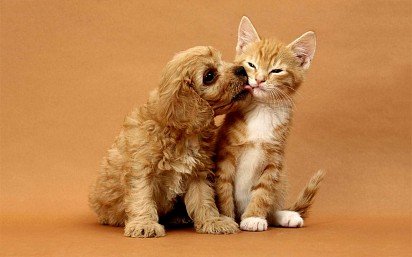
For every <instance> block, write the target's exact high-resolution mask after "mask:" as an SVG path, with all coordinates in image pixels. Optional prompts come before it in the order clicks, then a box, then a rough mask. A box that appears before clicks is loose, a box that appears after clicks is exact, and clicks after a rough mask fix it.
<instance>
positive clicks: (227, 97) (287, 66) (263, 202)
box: [89, 17, 323, 237]
mask: <svg viewBox="0 0 412 257" xmlns="http://www.w3.org/2000/svg"><path fill="white" fill-rule="evenodd" d="M314 40H315V38H314V34H313V32H312V33H310V34H308V33H306V34H305V35H303V36H302V37H301V38H299V39H297V40H296V41H294V42H293V43H292V44H290V45H287V46H286V45H283V44H281V43H279V42H277V41H274V40H260V38H259V36H258V35H257V33H256V31H255V29H254V28H253V26H252V24H251V23H250V21H249V20H248V19H247V18H246V17H244V18H243V19H242V21H241V24H240V27H239V40H238V46H237V57H236V60H235V63H234V64H233V63H226V62H224V61H222V59H221V55H220V53H219V52H218V51H216V50H215V49H213V48H212V47H204V46H198V47H194V48H191V49H189V50H186V51H183V52H180V53H178V54H176V55H175V56H174V57H173V59H172V60H171V61H170V62H169V63H167V65H166V67H165V69H164V71H163V74H162V77H161V81H160V84H159V86H158V88H156V89H155V90H154V91H153V92H152V93H151V94H150V96H149V99H148V101H147V103H146V104H145V105H143V106H141V107H139V108H136V109H134V110H132V112H130V113H129V114H128V115H127V116H126V118H125V120H124V123H123V127H122V129H121V131H120V133H119V135H118V137H117V138H116V140H115V142H114V144H113V145H112V147H111V148H110V149H109V150H108V152H107V155H106V157H105V158H104V159H103V162H102V166H101V169H100V172H99V176H98V178H97V180H96V182H95V183H94V184H93V187H92V190H91V193H90V196H89V201H90V205H91V207H92V209H93V210H94V211H95V212H96V214H97V216H98V219H99V222H100V223H101V224H108V225H114V226H123V225H124V226H125V228H124V234H125V235H126V236H130V237H159V236H164V235H165V230H164V226H163V225H161V224H160V223H159V217H165V216H166V215H167V214H170V213H174V214H176V217H171V219H172V220H171V222H172V223H173V222H175V221H176V222H178V221H179V220H181V218H182V216H184V215H185V214H187V215H188V216H189V217H190V219H191V220H192V222H193V224H194V227H195V229H196V231H197V232H199V233H210V234H230V233H235V232H237V231H238V230H239V226H238V224H237V223H236V221H240V227H241V229H243V230H251V231H261V230H266V229H267V226H268V222H269V224H272V225H280V226H289V227H298V226H302V225H303V220H302V218H301V214H302V215H304V214H306V211H307V209H308V208H309V206H310V205H311V203H312V199H313V196H314V194H315V193H316V190H317V187H318V184H319V182H320V180H321V179H322V176H323V174H322V173H318V174H317V175H316V176H315V177H314V178H313V179H312V180H311V182H310V183H309V184H308V186H307V188H306V189H305V190H304V191H303V193H302V195H301V197H300V198H299V200H298V201H297V203H296V204H295V205H294V207H293V208H291V209H290V210H285V209H284V207H283V201H284V195H285V187H286V182H285V181H286V180H285V179H284V178H285V175H284V172H283V170H282V161H283V144H284V139H285V136H286V135H287V131H288V128H289V121H290V116H291V104H292V95H293V92H294V91H295V90H296V89H297V87H298V86H299V85H300V83H301V81H302V79H303V73H304V72H305V71H306V70H307V68H308V67H309V64H310V62H311V60H312V58H313V54H314V50H315V49H314V46H315V43H314ZM250 64H252V65H250ZM267 69H269V70H267ZM274 70H276V72H273V71H274ZM279 70H282V71H281V72H278V71H279ZM257 76H261V77H264V78H265V82H260V84H259V85H257V86H253V87H252V86H251V85H253V83H256V77H257ZM221 114H228V115H227V116H226V118H225V121H224V124H223V126H222V127H221V128H220V129H219V128H217V127H216V125H215V123H214V117H215V116H216V115H221ZM214 156H216V157H217V158H213V157H214ZM212 158H213V160H214V161H216V160H217V163H215V162H214V161H213V160H212ZM215 167H217V170H215ZM212 177H215V179H214V180H213V179H211V178H212ZM212 181H214V182H212ZM215 195H216V199H217V203H218V205H216V203H215ZM177 199H181V200H182V201H183V203H184V206H185V209H186V212H184V211H182V212H180V213H179V212H176V211H173V210H176V209H175V207H176V206H175V205H176V201H177ZM173 219H174V220H173ZM169 221H170V219H169Z"/></svg>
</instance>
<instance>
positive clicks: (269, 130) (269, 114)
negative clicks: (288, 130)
mask: <svg viewBox="0 0 412 257" xmlns="http://www.w3.org/2000/svg"><path fill="white" fill-rule="evenodd" d="M288 119H289V113H288V112H287V111H286V110H282V109H274V108H271V107H269V106H267V105H264V104H260V105H256V106H255V107H254V108H253V109H252V110H250V111H249V112H247V113H246V115H245V120H246V124H247V136H248V138H247V139H248V141H252V142H262V141H263V142H271V141H273V140H274V139H275V138H276V135H275V128H276V127H277V126H281V125H283V124H286V123H287V121H288Z"/></svg>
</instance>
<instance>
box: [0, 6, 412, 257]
mask: <svg viewBox="0 0 412 257" xmlns="http://www.w3.org/2000/svg"><path fill="white" fill-rule="evenodd" d="M411 5H412V4H411V2H410V1H354V0H349V1H273V0H271V1H179V2H176V3H173V4H172V3H168V2H166V1H164V2H161V1H42V0H39V1H23V0H17V1H12V0H4V1H1V91H0V93H1V143H0V145H1V163H0V164H1V180H0V182H1V184H0V186H1V187H0V204H1V205H0V206H1V216H0V217H1V218H0V224H1V227H0V229H1V230H0V249H1V250H0V255H1V256H101V257H103V256H411V252H412V247H411V245H412V219H411V210H412V206H411V205H412V199H411V198H412V196H411V168H412V163H411V159H412V158H411V157H412V156H411V99H412V98H411V96H412V95H411V72H412V70H411V60H412V56H411V39H412V31H411V24H412V22H411V15H412V7H411ZM242 15H248V16H249V17H250V18H251V20H252V21H253V22H254V24H255V26H256V28H257V29H258V31H259V32H260V34H261V35H263V36H272V35H273V36H277V37H278V38H280V39H281V40H284V41H286V42H288V41H292V40H293V39H294V38H296V37H297V36H299V35H300V34H302V33H303V32H305V31H307V30H315V31H316V33H317V35H318V48H317V52H316V55H315V60H314V63H313V66H312V67H311V70H310V72H309V74H308V78H307V81H306V83H305V84H304V85H303V87H302V88H301V90H300V94H299V96H298V97H297V110H296V115H295V120H294V128H293V130H292V134H291V136H290V138H289V144H288V148H287V167H288V171H289V174H290V184H291V193H290V201H292V200H293V199H294V197H295V196H296V194H297V193H298V191H299V190H300V188H302V187H303V185H304V184H305V182H306V181H307V180H308V179H309V177H310V176H311V174H312V173H314V172H315V171H316V170H317V169H320V168H322V169H325V170H326V171H327V172H328V175H327V177H326V179H325V181H324V184H323V185H322V188H321V191H320V193H319V195H318V197H317V199H316V203H315V206H314V208H313V211H312V215H311V217H310V218H309V219H308V220H307V222H306V227H304V228H302V229H276V228H274V229H270V230H269V231H267V232H262V233H246V232H242V233H239V234H236V235H230V236H213V235H201V234H196V233H195V232H194V231H193V229H187V228H186V229H175V230H172V231H168V234H167V236H166V237H164V238H160V239H148V240H144V239H131V238H125V237H123V236H122V229H121V228H113V227H105V226H100V225H98V224H97V222H96V218H95V216H94V214H93V213H92V212H91V211H90V210H89V208H88V206H87V192H88V186H89V185H90V184H91V182H92V181H93V179H94V178H95V176H96V173H97V170H98V166H99V162H100V159H101V157H102V156H103V155H104V153H105V150H106V149H107V148H108V147H109V146H110V144H111V143H112V141H113V139H114V137H115V136H116V133H117V132H118V131H119V128H120V124H121V122H122V119H123V117H124V115H125V114H126V113H127V112H128V111H129V110H130V109H131V108H132V107H133V106H135V105H140V104H143V103H144V102H145V100H146V99H147V96H148V92H149V91H150V90H151V89H152V88H154V87H155V86H156V83H157V80H158V78H159V74H160V72H161V70H162V68H163V66H164V64H165V63H166V62H167V61H168V60H169V59H170V58H171V56H172V55H173V54H174V53H175V52H177V51H179V50H183V49H186V48H189V47H191V46H195V45H213V46H214V47H216V48H218V49H220V50H221V51H222V53H223V55H224V58H225V59H226V60H228V61H230V60H232V59H233V56H234V47H235V44H236V30H237V26H238V23H239V21H240V18H241V16H242Z"/></svg>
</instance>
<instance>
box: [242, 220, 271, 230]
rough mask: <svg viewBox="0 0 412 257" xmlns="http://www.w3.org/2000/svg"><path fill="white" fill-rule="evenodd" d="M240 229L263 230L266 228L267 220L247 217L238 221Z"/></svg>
mask: <svg viewBox="0 0 412 257" xmlns="http://www.w3.org/2000/svg"><path fill="white" fill-rule="evenodd" d="M240 229H241V230H246V231H265V230H267V229H268V222H267V220H266V219H264V218H261V217H249V218H246V219H244V220H242V221H241V222H240Z"/></svg>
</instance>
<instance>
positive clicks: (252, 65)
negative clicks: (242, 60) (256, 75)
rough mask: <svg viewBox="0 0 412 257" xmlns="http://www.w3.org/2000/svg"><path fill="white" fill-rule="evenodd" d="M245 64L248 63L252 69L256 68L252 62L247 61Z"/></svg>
mask: <svg viewBox="0 0 412 257" xmlns="http://www.w3.org/2000/svg"><path fill="white" fill-rule="evenodd" d="M247 64H249V66H250V67H252V68H253V69H256V66H255V65H254V64H253V63H251V62H248V63H247Z"/></svg>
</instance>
